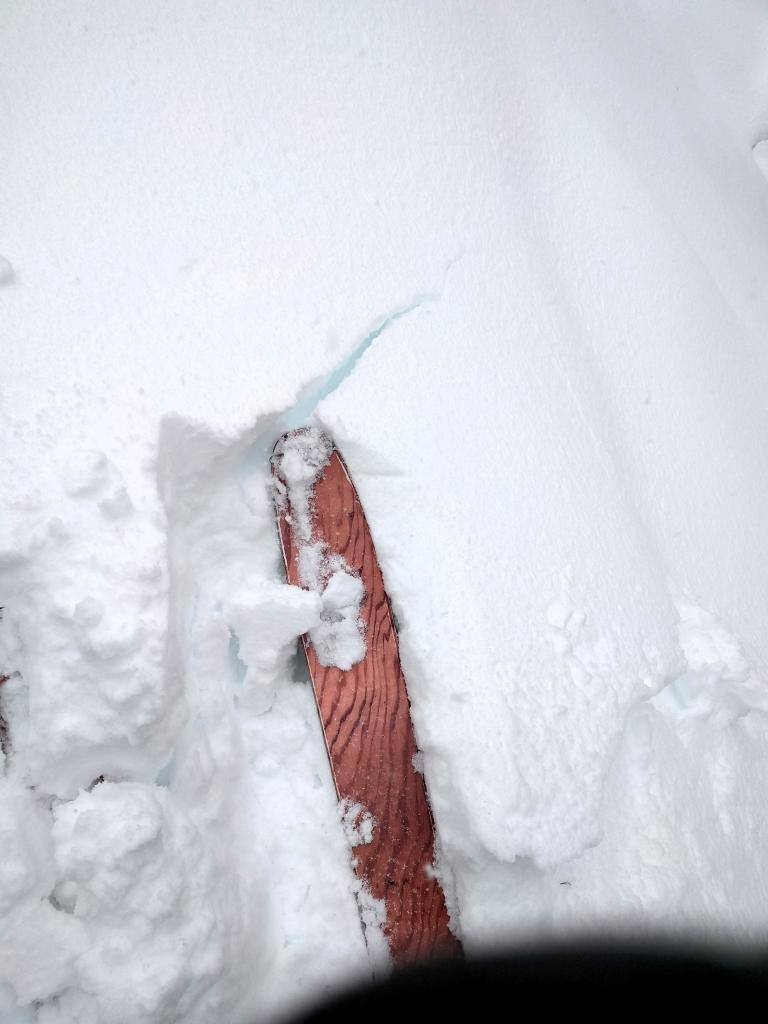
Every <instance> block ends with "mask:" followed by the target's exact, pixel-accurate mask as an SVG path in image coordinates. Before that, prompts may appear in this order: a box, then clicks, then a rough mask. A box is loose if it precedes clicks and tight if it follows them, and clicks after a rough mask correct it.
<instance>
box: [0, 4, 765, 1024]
mask: <svg viewBox="0 0 768 1024" xmlns="http://www.w3.org/2000/svg"><path fill="white" fill-rule="evenodd" d="M0 53H1V54H2V60H0V210H1V211H2V215H1V216H0V256H2V258H1V259H0V426H1V427H2V441H1V442H0V501H1V502H2V509H1V510H0V606H2V608H3V611H2V622H1V623H0V674H2V675H5V676H7V677H8V680H7V681H6V682H5V683H4V684H3V685H2V686H1V687H0V701H1V702H2V703H1V708H2V714H3V717H4V719H5V720H6V722H7V726H8V735H7V737H5V740H4V746H5V754H4V757H3V771H4V775H3V777H2V779H0V849H1V851H2V852H1V853H0V1019H2V1021H4V1022H6V1024H10V1022H17V1024H19V1022H30V1021H38V1022H41V1024H64V1022H74V1021H77V1022H82V1024H171V1022H181V1021H184V1022H187V1024H204V1022H210V1021H213V1020H220V1021H228V1022H233V1024H238V1022H241V1024H250V1022H255V1021H259V1020H264V1021H270V1020H274V1019H276V1018H282V1017H284V1016H286V1015H288V1014H290V1013H292V1012H293V1011H294V1010H295V1009H296V1007H298V1006H300V1005H302V1004H304V1003H305V1002H307V1001H312V1000H316V999H320V998H322V997H323V995H324V994H325V993H327V992H328V991H331V990H333V989H335V988H336V987H337V986H338V985H339V984H341V983H342V982H343V981H345V980H347V979H349V978H350V977H353V976H357V977H364V976H366V975H369V974H370V973H371V970H372V969H373V960H375V959H376V958H375V957H374V958H373V960H372V959H371V957H370V955H369V953H368V951H367V948H366V944H365V942H364V939H363V934H362V931H361V928H360V923H359V918H358V910H357V905H356V902H355V895H354V893H353V873H352V870H351V867H350V849H349V845H348V841H347V837H346V835H345V825H344V822H343V821H342V816H343V815H342V814H341V813H340V811H339V809H338V808H337V806H336V801H335V797H334V793H333V788H332V782H331V777H330V772H329V769H328V766H327V762H326V755H325V750H324V747H323V738H322V734H321V730H320V727H319V724H318V721H317V717H316V713H315V709H314V704H313V700H312V696H311V692H310V688H309V686H308V684H307V681H306V678H305V675H304V670H303V669H302V665H301V663H300V662H299V661H298V659H297V658H296V657H295V652H296V638H297V637H298V636H299V635H300V634H301V633H302V632H303V631H305V630H308V629H312V628H314V627H316V626H317V623H318V598H317V595H316V594H313V593H310V592H308V591H307V592H305V591H301V590H298V589H295V588H291V587H289V586H287V585H286V584H285V583H284V582H283V575H282V568H281V559H280V551H279V545H278V540H277V533H276V529H275V522H274V515H273V505H272V493H271V490H270V472H269V455H270V453H271V451H272V447H273V445H274V443H275V442H276V440H277V438H278V437H279V435H280V434H281V432H282V431H283V430H284V429H285V428H286V427H295V426H299V425H301V424H302V423H305V422H310V421H311V422H314V423H316V424H318V425H319V426H322V427H324V428H325V429H326V430H328V431H329V432H330V433H331V434H332V435H333V437H334V438H335V440H336V441H337V443H338V444H339V446H340V448H341V450H342V451H343V453H344V456H345V459H346V460H347V463H348V465H349V467H350V470H351V472H352V474H353V476H354V479H355V481H356V484H357V486H358V489H359V491H360V494H361V497H362V499H363V502H364V504H365V507H366V511H367V514H368V518H369V521H370V523H371V526H372V530H373V533H374V538H375V541H376V543H377V547H378V552H379V556H380V559H381V562H382V566H383V569H384V574H385V579H386V581H387V585H388V588H389V590H390V592H391V597H392V599H393V603H394V608H395V611H396V614H397V618H398V620H399V623H400V627H401V646H402V655H403V661H404V666H405V670H406V676H407V679H408V683H409V689H410V694H411V698H412V710H413V716H414V721H415V726H416V731H417V738H418V741H419V744H420V746H421V748H422V750H423V763H424V771H425V776H426V781H427V785H428V789H429V793H430V797H431V800H432V804H433V809H434V812H435V817H436V823H437V830H438V834H439V841H440V846H441V855H440V858H439V870H440V872H441V876H442V879H443V883H444V885H445V887H446V891H447V893H448V896H449V900H450V905H451V910H452V915H453V925H454V927H455V929H456V931H457V933H458V934H459V935H460V937H461V939H462V941H463V942H464V944H465V946H466V948H467V949H468V950H470V951H472V950H477V949H479V948H482V947H483V946H484V945H485V944H487V943H497V942H506V943H514V942H528V941H530V940H531V939H532V938H537V939H546V938H549V937H565V936H572V935H576V934H579V933H582V932H585V931H587V932H590V933H594V932H598V933H601V934H604V933H607V932H616V931H630V932H632V933H634V934H642V935H654V934H666V935H669V934H672V935H677V936H681V935H684V936H697V937H699V938H701V939H702V940H712V941H715V940H716V941H718V942H726V943H731V944H734V943H735V944H746V945H751V944H754V943H757V942H759V941H762V940H765V939H766V938H768V862H767V861H766V858H765V847H766V841H768V759H767V758H766V749H767V747H768V629H766V626H767V625H768V572H767V571H766V566H768V526H767V524H768V519H767V516H768V462H767V460H768V446H767V443H766V442H767V439H768V400H767V399H766V396H768V343H767V342H768V338H767V336H766V331H767V329H768V286H767V285H768V181H766V174H768V157H767V156H766V153H767V152H768V141H766V140H768V5H766V3H765V2H763V0H676V2H675V3H669V2H668V0H631V2H630V0H627V2H625V3H620V4H612V3H609V2H608V0H599V2H598V0H583V2H579V3H575V2H573V0H546V2H544V0H506V2H495V3H494V2H490V0H489V2H483V3H479V2H478V3H475V2H471V0H461V2H458V0H457V2H450V0H449V2H444V0H440V2H438V0H434V2H430V0H421V2H419V3H409V2H399V0H388V2H386V3H371V2H352V0H349V2H337V0H331V2H329V3H324V4H314V3H311V2H309V0H307V2H302V3H296V2H290V0H279V2H260V3H247V2H245V0H233V2H230V3H224V4H219V3H214V2H211V0H162V2H161V0H143V2H140V3H130V4H129V3H124V2H120V0H66V2H65V0H5V2H4V3H3V4H2V5H0ZM761 171H762V172H765V173H761ZM102 777H103V779H104V781H102V782H97V780H99V779H101V778H102ZM94 783H96V784H94ZM348 831H349V830H348V829H347V832H348Z"/></svg>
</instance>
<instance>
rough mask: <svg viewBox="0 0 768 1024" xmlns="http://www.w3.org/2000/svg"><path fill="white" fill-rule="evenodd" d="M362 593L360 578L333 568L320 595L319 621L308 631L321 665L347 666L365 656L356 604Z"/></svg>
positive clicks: (341, 667) (360, 599) (358, 611)
mask: <svg viewBox="0 0 768 1024" xmlns="http://www.w3.org/2000/svg"><path fill="white" fill-rule="evenodd" d="M364 596H365V588H364V587H363V581H362V580H361V579H360V577H359V576H353V575H352V573H350V572H347V571H346V570H344V569H337V570H336V572H334V573H333V574H332V575H331V577H330V578H329V580H328V582H327V583H326V585H325V587H324V589H323V592H322V594H321V596H320V601H321V611H320V622H318V624H317V625H316V626H313V627H312V628H311V629H310V630H309V636H310V639H311V641H312V645H313V647H314V648H315V650H316V651H317V660H318V661H319V662H320V664H321V665H336V666H337V667H338V668H340V669H344V670H346V669H350V668H352V666H353V665H356V664H357V663H358V662H359V661H362V660H363V658H364V657H365V650H366V645H365V639H364V637H363V632H362V627H361V623H360V605H361V604H362V602H363V597H364Z"/></svg>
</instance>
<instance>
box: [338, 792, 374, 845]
mask: <svg viewBox="0 0 768 1024" xmlns="http://www.w3.org/2000/svg"><path fill="white" fill-rule="evenodd" d="M339 815H340V817H341V824H342V827H343V829H344V835H345V836H346V839H347V842H348V843H349V845H350V846H351V847H355V846H364V845H365V844H366V843H370V842H372V840H373V830H374V828H375V827H376V819H375V818H374V816H373V815H372V814H371V812H370V811H367V810H366V809H365V808H364V807H363V806H362V804H359V803H356V802H355V801H353V800H349V799H345V800H342V801H341V803H340V804H339Z"/></svg>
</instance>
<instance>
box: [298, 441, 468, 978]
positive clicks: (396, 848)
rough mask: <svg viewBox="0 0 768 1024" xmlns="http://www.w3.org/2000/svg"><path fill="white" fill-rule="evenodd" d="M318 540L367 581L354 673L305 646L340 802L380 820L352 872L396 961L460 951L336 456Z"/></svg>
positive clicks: (359, 523)
mask: <svg viewBox="0 0 768 1024" xmlns="http://www.w3.org/2000/svg"><path fill="white" fill-rule="evenodd" d="M312 517H313V539H315V540H322V541H324V542H325V543H326V544H327V545H328V548H329V549H330V551H332V552H335V553H338V554H341V555H342V556H343V557H344V558H345V559H346V561H347V564H348V565H349V567H350V568H351V569H352V571H353V572H355V573H358V574H359V575H360V577H361V578H362V580H363V583H364V585H365V590H366V596H365V599H364V602H363V605H362V608H361V616H362V619H363V621H364V622H365V625H366V642H367V653H366V656H365V658H364V659H363V661H361V662H360V663H359V664H357V665H355V666H353V667H352V668H351V669H349V670H347V671H342V670H341V669H338V668H325V667H323V666H322V665H320V663H319V662H318V660H317V656H316V654H315V651H314V649H313V647H312V644H311V642H310V641H309V639H308V638H307V637H305V638H304V646H305V650H306V654H307V661H308V663H309V671H310V675H311V677H312V684H313V686H314V690H315V697H316V700H317V706H318V709H319V712H320V718H321V721H322V724H323V730H324V732H325V739H326V744H327V747H328V754H329V757H330V761H331V766H332V769H333V775H334V780H335V783H336V790H337V793H338V795H339V798H340V799H341V800H345V799H346V800H350V801H352V802H353V803H359V804H361V805H362V806H363V807H364V808H365V809H366V810H367V811H369V812H370V813H371V814H372V815H373V817H374V819H375V827H374V832H373V839H372V841H371V842H369V843H366V844H364V845H360V846H356V847H355V849H354V857H355V870H356V872H357V874H358V877H359V878H361V879H362V880H363V881H364V882H365V884H366V886H367V887H368V889H369V891H370V892H371V894H372V895H373V896H374V897H376V898H377V899H380V900H384V902H385V904H386V911H387V922H386V927H385V934H386V936H387V940H388V942H389V947H390V951H391V953H392V956H393V959H394V960H395V962H399V963H402V962H407V961H411V960H414V959H421V958H425V957H431V956H434V955H435V954H442V955H452V954H456V953H457V952H459V945H458V942H457V940H456V939H455V938H454V936H453V935H452V934H451V932H450V931H449V929H448V913H447V911H446V906H445V899H444V896H443V892H442V889H441V888H440V885H439V883H438V881H437V880H436V879H435V878H434V877H433V872H432V863H433V859H434V834H433V825H432V817H431V814H430V810H429V805H428V802H427V795H426V791H425V788H424V780H423V777H422V775H421V774H420V773H418V772H417V771H416V770H415V768H414V755H415V754H416V751H417V748H416V742H415V739H414V735H413V727H412V724H411V718H410V705H409V701H408V694H407V690H406V685H405V677H404V675H403V670H402V667H401V665H400V654H399V651H398V643H397V632H396V630H395V625H394V622H393V618H392V610H391V608H390V604H389V599H388V597H387V594H386V591H385V589H384V580H383V577H382V574H381V569H380V567H379V563H378V559H377V557H376V551H375V549H374V546H373V539H372V537H371V533H370V530H369V528H368V524H367V522H366V519H365V514H364V512H363V509H362V506H361V504H360V501H359V499H358V496H357V492H356V490H355V488H354V485H353V484H352V482H351V480H350V478H349V474H348V473H347V470H346V466H345V465H344V462H343V460H342V459H341V456H340V455H339V453H338V451H337V450H335V449H334V450H333V453H332V454H331V457H330V460H329V462H328V464H327V466H326V467H325V469H324V471H323V474H322V476H321V477H320V479H318V480H317V482H316V484H315V489H314V502H313V509H312ZM289 520H290V508H288V507H286V508H283V509H282V511H281V513H280V514H279V517H278V521H279V528H280V537H281V541H282V546H283V554H284V557H285V564H286V571H287V574H288V579H289V581H290V582H291V583H295V584H298V583H299V573H298V565H297V556H298V545H297V542H296V540H295V538H294V536H293V532H292V528H291V525H290V522H289Z"/></svg>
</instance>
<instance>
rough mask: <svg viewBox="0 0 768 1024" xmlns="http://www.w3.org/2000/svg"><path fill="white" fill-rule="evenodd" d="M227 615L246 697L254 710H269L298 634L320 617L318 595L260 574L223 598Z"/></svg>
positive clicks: (311, 627)
mask: <svg viewBox="0 0 768 1024" xmlns="http://www.w3.org/2000/svg"><path fill="white" fill-rule="evenodd" d="M223 617H224V619H225V621H226V622H227V624H228V625H229V627H230V630H231V631H232V632H233V634H234V635H235V636H236V637H237V656H238V657H239V659H240V660H241V661H242V662H243V663H244V665H245V667H246V671H245V678H244V679H243V689H244V692H245V699H246V700H247V701H248V705H249V707H250V708H251V709H252V710H254V711H266V710H267V709H268V708H269V707H271V706H272V701H273V699H274V691H275V687H276V686H277V684H278V682H279V681H280V679H282V678H285V676H286V675H287V666H288V662H289V660H290V658H291V656H292V655H293V653H294V650H295V646H296V640H297V639H298V637H300V636H301V635H302V633H306V632H308V631H311V630H312V629H313V628H316V627H317V624H318V623H319V622H320V617H321V604H320V596H319V595H318V594H316V593H314V592H312V591H307V590H302V589H301V587H292V586H290V585H289V584H287V583H273V582H271V581H268V580H260V581H259V582H258V584H252V585H251V587H250V588H248V589H243V590H242V591H240V592H238V593H237V595H235V596H234V597H233V598H231V599H230V600H228V601H227V602H225V604H224V609H223Z"/></svg>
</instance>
